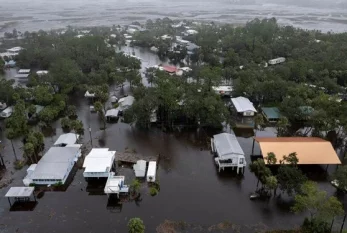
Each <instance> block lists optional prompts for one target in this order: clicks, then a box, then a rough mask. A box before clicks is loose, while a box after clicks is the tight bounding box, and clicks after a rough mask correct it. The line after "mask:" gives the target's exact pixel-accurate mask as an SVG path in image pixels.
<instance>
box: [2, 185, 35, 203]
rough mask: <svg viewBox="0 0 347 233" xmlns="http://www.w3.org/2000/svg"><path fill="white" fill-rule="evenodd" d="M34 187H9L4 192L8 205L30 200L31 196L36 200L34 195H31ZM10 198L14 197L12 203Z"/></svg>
mask: <svg viewBox="0 0 347 233" xmlns="http://www.w3.org/2000/svg"><path fill="white" fill-rule="evenodd" d="M34 189H35V188H34V187H11V188H10V189H9V190H8V192H7V193H6V194H5V197H7V199H8V202H9V203H10V207H12V205H13V204H15V203H16V202H30V198H31V196H33V198H34V201H35V202H36V198H35V195H33V193H34ZM11 198H13V199H14V202H13V203H12V202H11Z"/></svg>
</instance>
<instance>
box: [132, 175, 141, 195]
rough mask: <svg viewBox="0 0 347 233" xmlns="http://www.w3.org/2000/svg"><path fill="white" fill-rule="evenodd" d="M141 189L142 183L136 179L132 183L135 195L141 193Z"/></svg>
mask: <svg viewBox="0 0 347 233" xmlns="http://www.w3.org/2000/svg"><path fill="white" fill-rule="evenodd" d="M140 187H141V183H140V181H139V180H138V179H134V180H133V181H132V182H131V185H130V188H131V190H132V192H133V193H135V194H136V193H138V192H139V191H140Z"/></svg>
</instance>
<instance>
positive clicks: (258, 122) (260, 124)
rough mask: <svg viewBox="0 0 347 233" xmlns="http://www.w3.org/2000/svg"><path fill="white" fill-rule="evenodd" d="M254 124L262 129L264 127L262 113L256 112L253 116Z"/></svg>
mask: <svg viewBox="0 0 347 233" xmlns="http://www.w3.org/2000/svg"><path fill="white" fill-rule="evenodd" d="M254 126H255V128H256V129H260V130H263V129H264V128H265V121H264V116H263V114H257V115H256V116H255V117H254Z"/></svg>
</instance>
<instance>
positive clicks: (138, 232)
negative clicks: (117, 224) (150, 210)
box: [128, 218, 145, 233]
mask: <svg viewBox="0 0 347 233" xmlns="http://www.w3.org/2000/svg"><path fill="white" fill-rule="evenodd" d="M128 232H129V233H144V232H145V225H144V224H143V221H142V220H141V219H140V218H131V219H130V220H129V222H128Z"/></svg>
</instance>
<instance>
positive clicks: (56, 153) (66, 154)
mask: <svg viewBox="0 0 347 233" xmlns="http://www.w3.org/2000/svg"><path fill="white" fill-rule="evenodd" d="M80 147H81V145H79V147H51V148H50V149H49V150H48V151H47V152H46V153H45V154H44V156H43V157H42V158H41V159H40V161H39V162H38V163H37V164H36V166H30V168H29V169H28V170H27V176H26V177H25V178H24V179H23V183H24V184H25V185H26V186H29V185H30V184H31V183H34V184H38V185H52V184H56V183H62V184H65V182H66V179H67V178H68V176H69V174H70V172H71V170H72V168H73V166H74V165H75V162H76V161H77V160H78V157H80V156H81V149H80Z"/></svg>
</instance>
